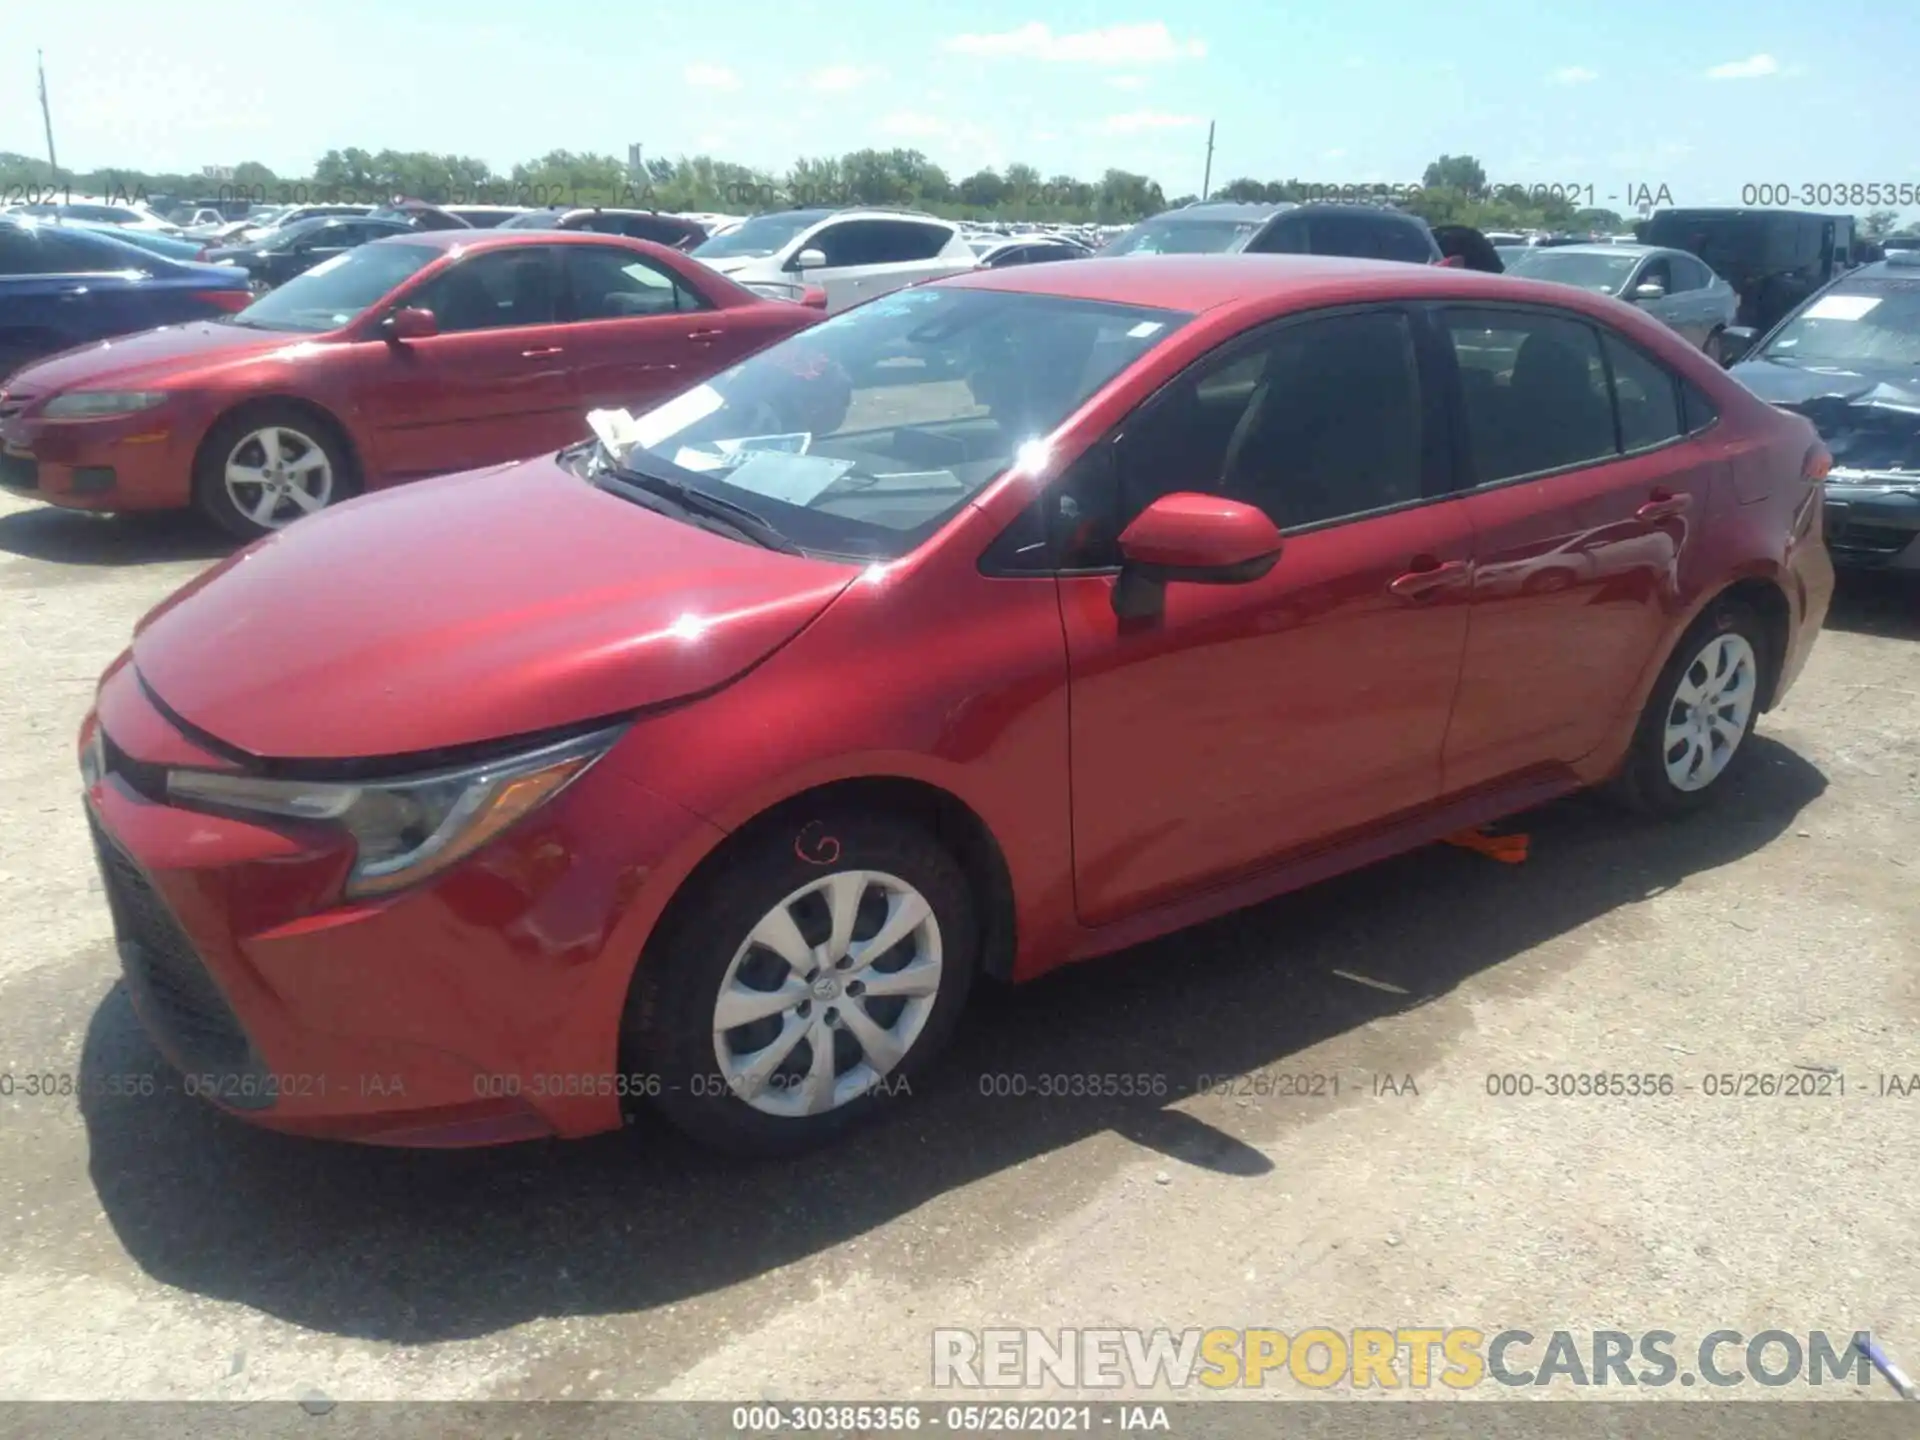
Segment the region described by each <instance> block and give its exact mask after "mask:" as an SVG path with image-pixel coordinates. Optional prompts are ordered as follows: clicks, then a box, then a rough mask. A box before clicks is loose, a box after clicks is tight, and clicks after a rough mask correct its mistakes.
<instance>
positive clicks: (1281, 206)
mask: <svg viewBox="0 0 1920 1440" xmlns="http://www.w3.org/2000/svg"><path fill="white" fill-rule="evenodd" d="M1299 208H1300V207H1299V206H1297V205H1295V204H1293V203H1292V202H1291V201H1280V200H1199V201H1196V202H1194V203H1193V204H1191V205H1181V206H1178V207H1176V208H1175V209H1172V210H1162V211H1161V212H1160V213H1159V214H1158V215H1155V216H1152V217H1151V218H1152V219H1155V220H1164V219H1165V218H1166V217H1167V216H1169V215H1178V216H1180V217H1181V218H1183V219H1187V220H1262V219H1265V218H1266V217H1267V216H1269V215H1278V214H1279V213H1280V212H1281V211H1283V210H1297V209H1299Z"/></svg>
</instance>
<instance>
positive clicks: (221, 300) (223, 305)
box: [193, 290, 253, 315]
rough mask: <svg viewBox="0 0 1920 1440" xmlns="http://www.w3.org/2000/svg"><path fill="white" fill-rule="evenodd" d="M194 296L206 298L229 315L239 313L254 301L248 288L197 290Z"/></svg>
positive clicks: (198, 298)
mask: <svg viewBox="0 0 1920 1440" xmlns="http://www.w3.org/2000/svg"><path fill="white" fill-rule="evenodd" d="M193 298H194V299H196V300H204V301H206V302H207V304H209V305H211V306H213V308H214V309H216V310H224V311H226V313H227V314H229V315H238V314H239V313H240V312H241V311H242V310H244V309H246V308H247V306H249V305H251V304H252V303H253V294H252V292H251V291H247V290H196V291H194V292H193Z"/></svg>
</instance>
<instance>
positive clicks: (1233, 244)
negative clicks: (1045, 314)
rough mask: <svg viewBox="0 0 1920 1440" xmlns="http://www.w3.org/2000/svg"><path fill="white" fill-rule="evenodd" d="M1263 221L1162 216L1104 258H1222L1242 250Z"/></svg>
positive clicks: (1145, 223) (1127, 237)
mask: <svg viewBox="0 0 1920 1440" xmlns="http://www.w3.org/2000/svg"><path fill="white" fill-rule="evenodd" d="M1266 223H1267V222H1266V220H1265V219H1264V218H1263V219H1259V220H1196V219H1193V218H1187V219H1181V218H1180V217H1178V216H1172V215H1163V216H1161V217H1159V218H1158V219H1154V220H1143V221H1141V222H1140V223H1139V224H1138V225H1136V226H1134V227H1133V229H1131V230H1129V231H1128V232H1127V233H1126V234H1124V235H1122V236H1121V237H1120V238H1119V239H1118V240H1116V241H1114V242H1113V243H1112V244H1111V245H1109V246H1107V248H1106V249H1105V250H1103V251H1101V252H1100V253H1101V254H1103V255H1224V254H1226V253H1227V252H1228V251H1230V250H1240V249H1243V248H1244V247H1245V246H1246V244H1247V242H1248V241H1250V240H1252V239H1253V237H1254V236H1255V235H1257V234H1259V232H1260V227H1261V226H1263V225H1265V224H1266Z"/></svg>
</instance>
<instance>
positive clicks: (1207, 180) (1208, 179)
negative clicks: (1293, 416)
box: [48, 120, 1214, 200]
mask: <svg viewBox="0 0 1920 1440" xmlns="http://www.w3.org/2000/svg"><path fill="white" fill-rule="evenodd" d="M1213 123H1214V122H1213V121H1211V120H1209V121H1208V122H1207V169H1206V173H1205V174H1204V175H1202V176H1201V177H1200V198H1201V199H1202V200H1204V199H1206V198H1207V196H1208V195H1209V194H1211V193H1212V191H1213ZM48 143H52V142H48Z"/></svg>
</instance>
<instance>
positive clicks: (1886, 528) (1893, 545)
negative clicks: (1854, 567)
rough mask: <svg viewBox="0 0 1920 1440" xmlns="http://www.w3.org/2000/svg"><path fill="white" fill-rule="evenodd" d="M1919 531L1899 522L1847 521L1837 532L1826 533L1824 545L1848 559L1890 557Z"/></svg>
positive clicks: (1917, 534)
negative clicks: (1877, 523) (1883, 523)
mask: <svg viewBox="0 0 1920 1440" xmlns="http://www.w3.org/2000/svg"><path fill="white" fill-rule="evenodd" d="M1916 536H1920V531H1915V530H1913V529H1911V528H1910V527H1906V526H1900V525H1876V524H1874V523H1873V522H1872V521H1870V520H1850V521H1847V522H1846V523H1844V524H1843V525H1841V526H1840V529H1839V533H1838V534H1834V533H1832V532H1829V533H1828V535H1827V548H1828V549H1829V550H1831V551H1833V553H1834V554H1835V555H1836V556H1838V557H1841V558H1844V559H1850V560H1869V561H1870V560H1891V559H1893V558H1894V557H1895V556H1897V555H1899V554H1900V553H1901V552H1902V551H1903V550H1905V549H1906V548H1907V547H1908V546H1909V545H1911V544H1912V543H1913V542H1914V539H1915V538H1916Z"/></svg>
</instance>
